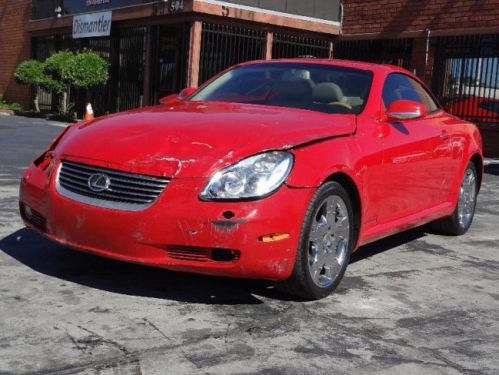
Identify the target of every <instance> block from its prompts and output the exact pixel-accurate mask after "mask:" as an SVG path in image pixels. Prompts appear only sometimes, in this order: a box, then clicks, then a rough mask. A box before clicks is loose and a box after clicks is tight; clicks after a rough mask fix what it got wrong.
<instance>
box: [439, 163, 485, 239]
mask: <svg viewBox="0 0 499 375" xmlns="http://www.w3.org/2000/svg"><path fill="white" fill-rule="evenodd" d="M477 195H478V174H477V170H476V167H475V164H474V163H473V162H470V163H469V164H468V166H467V167H466V170H465V172H464V176H463V179H462V181H461V187H460V188H459V196H458V199H457V204H456V209H455V210H454V212H453V213H452V215H451V216H449V217H447V218H444V219H441V220H439V221H437V222H435V223H433V228H434V229H435V230H437V231H438V232H439V233H442V234H447V235H451V236H460V235H463V234H465V233H466V232H467V231H468V229H470V227H471V224H472V223H473V217H474V215H475V207H476V201H477Z"/></svg>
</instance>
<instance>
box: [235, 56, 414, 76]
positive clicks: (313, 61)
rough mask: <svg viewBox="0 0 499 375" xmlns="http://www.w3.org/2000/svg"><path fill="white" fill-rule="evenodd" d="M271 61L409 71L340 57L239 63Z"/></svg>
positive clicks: (248, 63)
mask: <svg viewBox="0 0 499 375" xmlns="http://www.w3.org/2000/svg"><path fill="white" fill-rule="evenodd" d="M273 63H278V64H279V63H295V64H296V63H302V64H303V63H305V64H319V65H331V66H340V67H345V68H355V69H360V70H370V71H373V72H385V73H388V72H403V73H409V74H410V72H409V71H407V70H406V69H403V68H401V67H399V66H395V65H389V64H375V63H369V62H363V61H354V60H341V59H315V58H295V59H275V60H256V61H248V62H245V63H242V64H240V66H245V65H256V64H273Z"/></svg>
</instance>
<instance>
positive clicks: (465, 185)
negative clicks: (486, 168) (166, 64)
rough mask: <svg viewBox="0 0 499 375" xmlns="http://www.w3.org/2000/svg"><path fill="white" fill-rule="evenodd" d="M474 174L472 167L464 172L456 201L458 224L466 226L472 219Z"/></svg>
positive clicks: (474, 201) (474, 195)
mask: <svg viewBox="0 0 499 375" xmlns="http://www.w3.org/2000/svg"><path fill="white" fill-rule="evenodd" d="M476 185H477V184H476V174H475V171H474V170H473V169H472V168H469V167H468V168H467V169H466V172H465V173H464V177H463V181H462V183H461V189H460V190H459V201H458V203H457V217H458V220H459V224H460V225H461V226H462V227H463V228H467V227H468V226H469V225H470V224H471V221H472V220H473V214H474V212H475V204H476V191H477V186H476Z"/></svg>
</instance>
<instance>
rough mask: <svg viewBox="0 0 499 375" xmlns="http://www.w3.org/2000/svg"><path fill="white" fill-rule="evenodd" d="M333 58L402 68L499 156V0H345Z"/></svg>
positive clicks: (491, 153)
mask: <svg viewBox="0 0 499 375" xmlns="http://www.w3.org/2000/svg"><path fill="white" fill-rule="evenodd" d="M343 7H344V22H343V30H342V35H341V36H340V37H339V38H338V40H337V41H336V42H335V48H334V56H335V57H336V58H346V59H355V60H364V61H371V62H379V63H388V64H395V65H399V66H403V67H405V68H407V69H409V70H411V71H413V72H415V73H416V74H417V75H418V76H419V77H420V78H422V79H423V80H424V81H426V83H427V84H428V86H429V87H431V88H432V91H433V92H434V93H435V94H436V95H437V97H438V98H439V99H440V102H441V103H442V105H443V106H444V107H445V108H446V109H447V110H448V111H450V112H451V113H453V114H455V115H457V116H459V117H462V118H465V119H468V120H470V121H473V122H475V123H476V124H478V125H479V126H480V128H481V131H482V135H483V139H484V147H485V151H486V154H487V155H489V156H495V157H499V0H459V1H455V0H418V1H414V0H405V1H402V0H344V1H343Z"/></svg>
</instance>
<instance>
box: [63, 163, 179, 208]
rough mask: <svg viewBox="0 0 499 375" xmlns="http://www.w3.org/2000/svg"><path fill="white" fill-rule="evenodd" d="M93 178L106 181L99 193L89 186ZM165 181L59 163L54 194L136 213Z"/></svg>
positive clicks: (162, 187) (83, 165)
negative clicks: (103, 178) (56, 192)
mask: <svg viewBox="0 0 499 375" xmlns="http://www.w3.org/2000/svg"><path fill="white" fill-rule="evenodd" d="M95 175H102V176H104V177H105V179H106V181H107V184H106V185H105V186H103V187H102V188H103V189H102V190H101V191H97V190H95V189H93V188H92V187H91V183H90V179H91V177H92V176H95ZM169 182H170V180H169V179H168V178H164V177H154V176H146V175H141V174H134V173H126V172H121V171H117V170H114V169H108V168H101V167H96V166H91V165H86V164H80V163H74V162H70V161H63V162H62V163H61V167H60V169H59V173H58V175H57V191H58V192H59V193H60V194H62V195H64V196H66V197H68V198H71V199H74V200H77V201H80V202H83V203H87V204H91V205H94V206H99V207H106V208H113V209H121V210H126V211H139V210H143V209H145V208H146V207H148V206H149V205H151V204H152V203H153V202H154V201H155V200H156V199H157V198H158V196H159V195H160V194H161V192H162V191H163V190H164V189H165V187H166V186H167V185H168V183H169Z"/></svg>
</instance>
